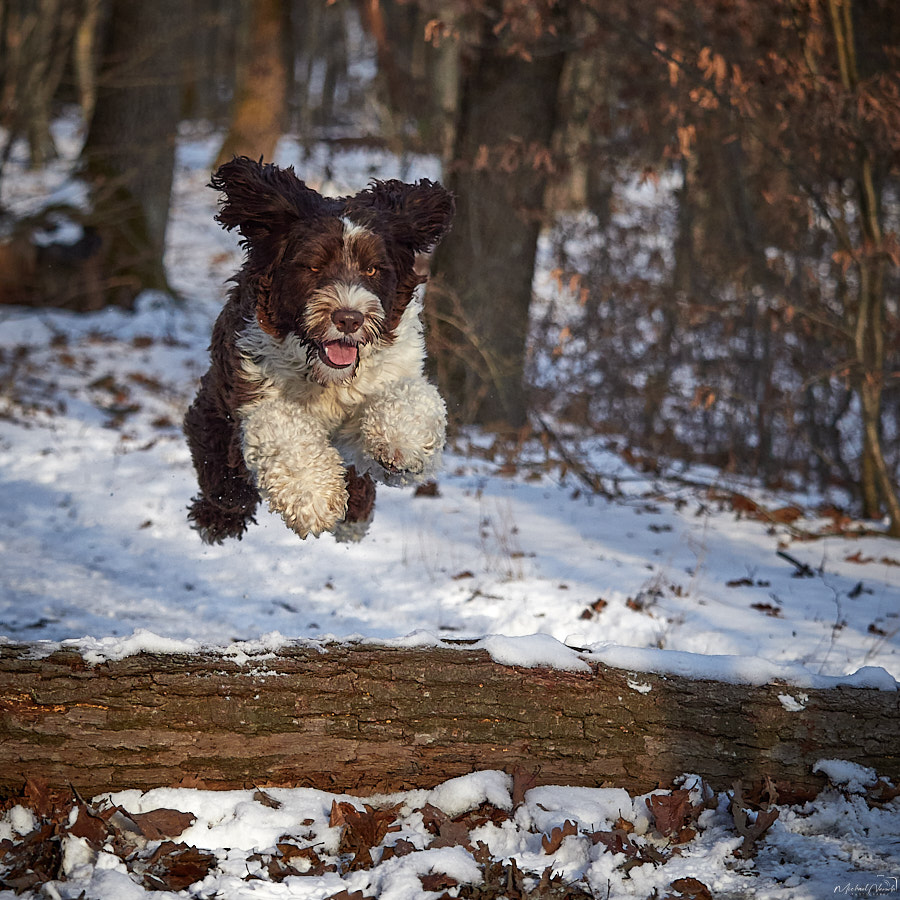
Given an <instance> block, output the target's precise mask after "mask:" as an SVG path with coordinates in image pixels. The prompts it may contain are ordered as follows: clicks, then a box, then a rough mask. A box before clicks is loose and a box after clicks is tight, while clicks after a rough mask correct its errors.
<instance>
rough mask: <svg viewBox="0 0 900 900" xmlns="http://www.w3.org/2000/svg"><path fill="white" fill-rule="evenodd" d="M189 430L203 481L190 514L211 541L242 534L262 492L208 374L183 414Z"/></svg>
mask: <svg viewBox="0 0 900 900" xmlns="http://www.w3.org/2000/svg"><path fill="white" fill-rule="evenodd" d="M184 433H185V436H186V438H187V443H188V447H189V448H190V451H191V459H192V460H193V462H194V470H195V471H196V473H197V483H198V484H199V486H200V493H199V494H198V495H197V496H196V497H194V499H193V500H192V501H191V505H190V507H189V508H188V519H189V520H190V522H191V523H192V525H193V527H194V528H195V529H196V530H197V532H199V534H200V537H201V538H203V540H204V541H205V542H206V543H208V544H219V543H221V542H222V541H223V540H225V539H226V538H232V537H235V538H238V539H240V538H241V537H242V536H243V534H244V532H245V531H246V530H247V526H248V525H249V524H250V523H251V522H253V521H255V519H254V513H255V512H256V507H257V506H258V505H259V492H258V491H257V490H256V488H255V487H254V486H253V484H252V482H251V480H250V474H249V472H248V471H247V467H246V465H245V464H244V460H243V457H242V456H241V453H240V443H239V441H240V438H239V428H238V424H237V422H235V421H234V419H232V418H231V417H230V416H228V415H227V414H223V412H222V411H221V410H219V409H218V408H217V405H216V404H215V403H214V401H213V400H212V398H211V396H210V391H209V389H208V385H207V382H206V380H205V379H204V382H203V383H202V385H201V388H200V392H199V393H198V394H197V397H196V399H195V400H194V402H193V403H192V404H191V406H190V408H189V409H188V411H187V414H186V415H185V417H184Z"/></svg>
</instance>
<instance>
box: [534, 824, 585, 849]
mask: <svg viewBox="0 0 900 900" xmlns="http://www.w3.org/2000/svg"><path fill="white" fill-rule="evenodd" d="M573 834H578V826H577V825H576V824H575V823H574V822H573V821H571V820H570V819H566V821H565V822H563V824H562V825H561V826H559V827H558V828H554V829H553V830H552V831H551V832H550V834H549V835H547V834H545V835H544V836H543V838H542V839H541V846H542V847H543V848H544V853H556V851H557V850H559V848H560V846H561V845H562V842H563V841H564V840H565V839H566V838H567V837H569V836H570V835H573Z"/></svg>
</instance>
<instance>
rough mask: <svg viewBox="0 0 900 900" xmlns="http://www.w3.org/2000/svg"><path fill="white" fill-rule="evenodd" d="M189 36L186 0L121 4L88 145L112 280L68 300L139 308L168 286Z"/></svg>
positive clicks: (115, 11)
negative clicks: (147, 295)
mask: <svg viewBox="0 0 900 900" xmlns="http://www.w3.org/2000/svg"><path fill="white" fill-rule="evenodd" d="M189 32H190V23H189V22H188V21H186V20H185V6H184V4H183V3H179V2H178V0H156V2H153V3H134V2H131V0H113V3H112V5H111V12H110V20H109V22H108V24H107V35H106V43H105V47H104V51H103V57H102V61H101V64H100V71H99V73H98V79H97V96H96V104H95V108H94V115H93V119H92V120H91V126H90V129H89V131H88V136H87V140H86V142H85V146H84V150H83V151H82V158H83V162H84V167H85V172H86V175H87V177H88V181H89V183H90V190H91V214H90V221H89V225H90V227H91V228H92V229H93V231H94V232H95V233H96V234H97V235H98V236H99V239H100V250H99V256H100V266H101V269H102V273H103V279H104V280H103V285H102V289H101V291H100V295H99V296H94V297H84V298H81V299H80V300H73V301H72V303H70V304H69V305H80V306H81V308H96V307H98V306H102V305H106V304H115V305H118V306H124V307H126V308H130V307H132V306H133V304H134V300H135V298H136V297H137V295H138V294H139V293H140V292H141V291H142V290H144V289H156V290H163V291H168V290H169V287H168V281H167V279H166V274H165V267H164V265H163V253H164V250H165V236H166V224H167V222H168V216H169V199H170V193H171V188H172V176H173V169H174V164H175V137H176V129H177V125H178V120H179V115H180V112H181V87H182V68H181V66H182V59H183V52H182V49H183V47H184V41H185V38H186V36H187V34H188V33H189Z"/></svg>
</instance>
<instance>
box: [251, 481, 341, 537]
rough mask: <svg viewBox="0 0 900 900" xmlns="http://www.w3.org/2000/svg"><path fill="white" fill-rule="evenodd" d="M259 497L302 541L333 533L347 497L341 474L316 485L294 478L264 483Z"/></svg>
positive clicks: (262, 482)
mask: <svg viewBox="0 0 900 900" xmlns="http://www.w3.org/2000/svg"><path fill="white" fill-rule="evenodd" d="M260 493H261V494H262V496H263V498H264V499H265V500H266V502H267V503H268V505H269V509H270V510H271V511H272V512H274V513H277V514H278V515H280V516H281V518H282V519H284V523H285V525H287V527H288V528H290V529H291V531H293V532H295V533H296V534H297V535H298V536H299V537H301V538H306V537H309V536H310V535H312V536H313V537H318V536H319V535H320V534H322V533H324V532H326V531H331V530H333V529H334V527H335V526H336V525H337V523H338V522H340V521H341V520H342V519H343V518H344V517H345V516H346V514H347V500H348V495H347V489H346V487H345V485H344V475H343V472H342V471H340V470H338V471H336V472H334V473H332V474H331V476H326V477H322V478H321V480H319V481H317V482H315V483H312V482H310V481H309V480H307V479H303V478H297V477H294V478H292V479H291V478H283V479H277V480H273V479H271V478H269V479H265V480H264V481H261V482H260Z"/></svg>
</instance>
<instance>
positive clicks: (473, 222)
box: [429, 0, 565, 427]
mask: <svg viewBox="0 0 900 900" xmlns="http://www.w3.org/2000/svg"><path fill="white" fill-rule="evenodd" d="M500 6H501V4H500V3H499V2H498V0H492V2H490V3H488V4H486V9H487V11H488V12H489V13H490V12H492V13H493V14H494V17H495V18H496V19H499V18H500ZM557 24H558V25H559V30H560V31H564V28H563V26H562V24H561V23H557ZM494 25H495V21H494V20H493V19H491V18H490V16H489V15H485V16H483V17H482V20H481V26H480V33H479V35H478V36H477V38H476V39H475V40H474V41H472V42H471V44H470V45H469V46H468V47H466V48H464V50H463V58H462V60H461V68H460V89H459V106H458V112H457V116H458V118H457V124H456V139H455V148H454V152H453V159H452V162H451V163H450V164H449V166H448V178H447V183H448V186H449V187H450V189H451V190H452V191H454V192H455V193H456V195H457V198H458V202H457V214H456V218H455V220H454V224H453V230H452V231H451V232H450V234H449V235H448V237H447V238H446V239H445V240H444V241H443V243H442V244H441V247H440V248H439V250H438V251H437V254H436V257H435V262H434V266H433V272H434V278H433V281H432V287H431V289H430V295H431V301H430V305H431V307H432V309H431V316H432V320H431V323H430V328H429V331H430V341H431V351H432V356H433V358H434V359H435V360H436V369H437V372H436V374H437V378H438V382H439V384H440V386H441V388H442V389H443V392H444V396H445V397H446V398H447V401H448V404H449V406H450V411H451V415H453V416H454V417H455V418H456V419H458V420H459V421H461V422H464V423H473V422H474V423H478V424H482V425H497V424H503V425H511V426H513V427H519V426H521V425H522V424H524V422H525V418H526V412H527V406H526V399H525V396H524V394H523V374H524V368H525V352H526V340H527V336H528V313H529V307H530V304H531V296H532V279H533V275H534V264H535V251H536V247H537V239H538V234H539V231H540V227H541V221H542V217H543V210H544V187H545V185H546V182H547V176H548V174H549V171H550V169H551V168H552V164H551V163H550V161H549V160H550V158H549V153H548V149H547V148H549V147H550V144H551V139H552V136H553V132H554V127H555V123H556V118H557V109H556V106H557V94H558V88H559V83H560V76H561V74H562V69H563V62H564V57H565V54H564V52H563V51H562V50H561V49H560V45H561V38H559V37H556V38H553V39H551V40H549V41H548V43H547V45H546V46H542V47H541V48H540V49H539V50H535V51H534V54H533V58H532V59H530V60H529V59H527V58H524V57H523V56H520V55H516V54H514V53H512V52H510V49H509V48H508V47H507V46H505V41H504V40H503V38H502V37H501V36H498V34H497V33H496V32H495V28H494Z"/></svg>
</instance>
